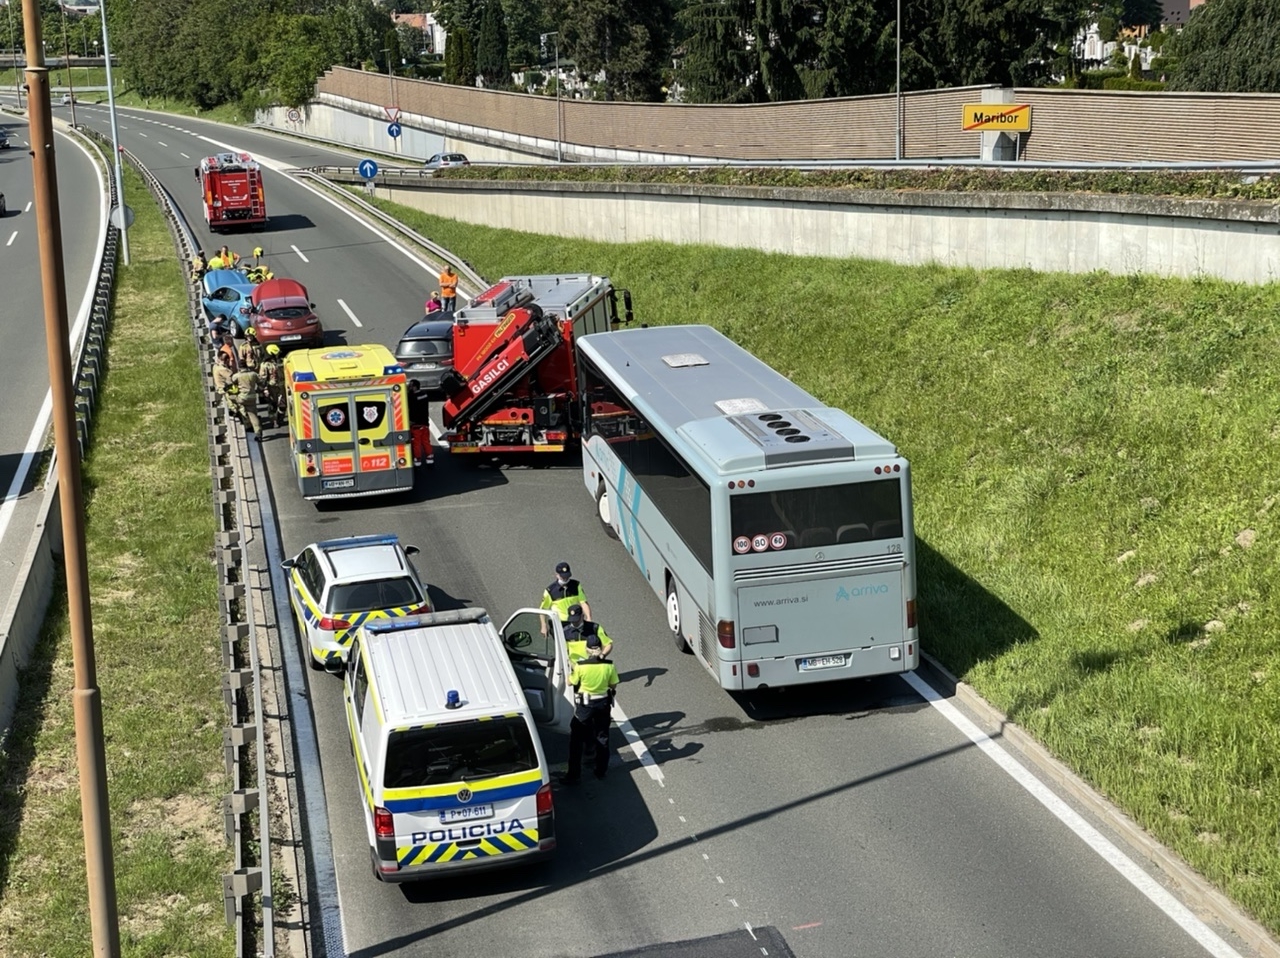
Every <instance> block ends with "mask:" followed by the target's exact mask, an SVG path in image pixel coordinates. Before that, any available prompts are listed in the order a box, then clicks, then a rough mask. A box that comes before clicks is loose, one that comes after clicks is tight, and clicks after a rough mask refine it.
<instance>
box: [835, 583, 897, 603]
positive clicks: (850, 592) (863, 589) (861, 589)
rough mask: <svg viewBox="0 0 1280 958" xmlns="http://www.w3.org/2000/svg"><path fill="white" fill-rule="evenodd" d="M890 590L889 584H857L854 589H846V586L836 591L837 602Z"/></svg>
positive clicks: (881, 593) (880, 593)
mask: <svg viewBox="0 0 1280 958" xmlns="http://www.w3.org/2000/svg"><path fill="white" fill-rule="evenodd" d="M888 591H889V587H888V586H887V585H863V586H856V587H854V588H852V589H846V588H845V587H844V586H840V588H839V589H838V590H837V591H836V601H837V602H849V601H851V600H853V599H856V598H858V596H861V595H883V594H884V593H886V592H888Z"/></svg>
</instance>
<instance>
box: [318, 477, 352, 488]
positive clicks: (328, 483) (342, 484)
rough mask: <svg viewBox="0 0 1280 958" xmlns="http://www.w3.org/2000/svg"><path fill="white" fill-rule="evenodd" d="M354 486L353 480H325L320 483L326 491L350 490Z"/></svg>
mask: <svg viewBox="0 0 1280 958" xmlns="http://www.w3.org/2000/svg"><path fill="white" fill-rule="evenodd" d="M355 484H356V481H355V480H354V479H326V480H324V482H322V483H321V485H322V486H324V488H326V489H350V488H351V487H352V486H354V485H355Z"/></svg>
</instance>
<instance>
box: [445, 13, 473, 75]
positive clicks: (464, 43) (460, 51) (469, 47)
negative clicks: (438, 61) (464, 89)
mask: <svg viewBox="0 0 1280 958" xmlns="http://www.w3.org/2000/svg"><path fill="white" fill-rule="evenodd" d="M443 79H444V82H445V83H454V84H457V85H458V86H475V85H476V51H475V46H474V45H473V44H472V42H471V31H470V30H468V29H467V28H466V27H461V26H460V27H456V28H454V30H452V31H451V32H450V33H449V39H448V40H446V41H445V45H444V77H443Z"/></svg>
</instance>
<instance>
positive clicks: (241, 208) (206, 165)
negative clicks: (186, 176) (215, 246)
mask: <svg viewBox="0 0 1280 958" xmlns="http://www.w3.org/2000/svg"><path fill="white" fill-rule="evenodd" d="M196 179H198V180H199V181H200V189H201V191H202V192H203V194H204V197H203V199H204V219H205V222H206V223H208V224H209V229H210V230H211V231H212V232H215V233H216V232H218V231H219V230H224V229H234V228H237V227H245V226H248V227H258V228H261V227H262V226H263V225H265V224H266V222H267V200H266V197H265V196H264V194H263V192H262V168H261V167H260V166H259V165H258V161H257V160H255V159H254V158H253V157H251V156H250V155H249V154H248V153H230V152H228V153H218V154H215V155H214V156H206V157H205V158H204V159H203V160H201V161H200V166H199V167H197V168H196Z"/></svg>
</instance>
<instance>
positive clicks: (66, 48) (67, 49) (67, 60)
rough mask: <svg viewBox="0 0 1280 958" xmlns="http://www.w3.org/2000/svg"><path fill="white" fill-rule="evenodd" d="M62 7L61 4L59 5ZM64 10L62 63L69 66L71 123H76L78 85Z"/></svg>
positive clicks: (65, 11) (68, 90)
mask: <svg viewBox="0 0 1280 958" xmlns="http://www.w3.org/2000/svg"><path fill="white" fill-rule="evenodd" d="M59 6H60V7H61V5H59ZM61 10H62V65H63V66H64V67H66V68H67V93H68V95H69V96H70V97H71V125H72V126H75V125H76V85H75V81H74V80H72V79H71V45H70V44H69V43H68V42H67V8H66V7H61Z"/></svg>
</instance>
